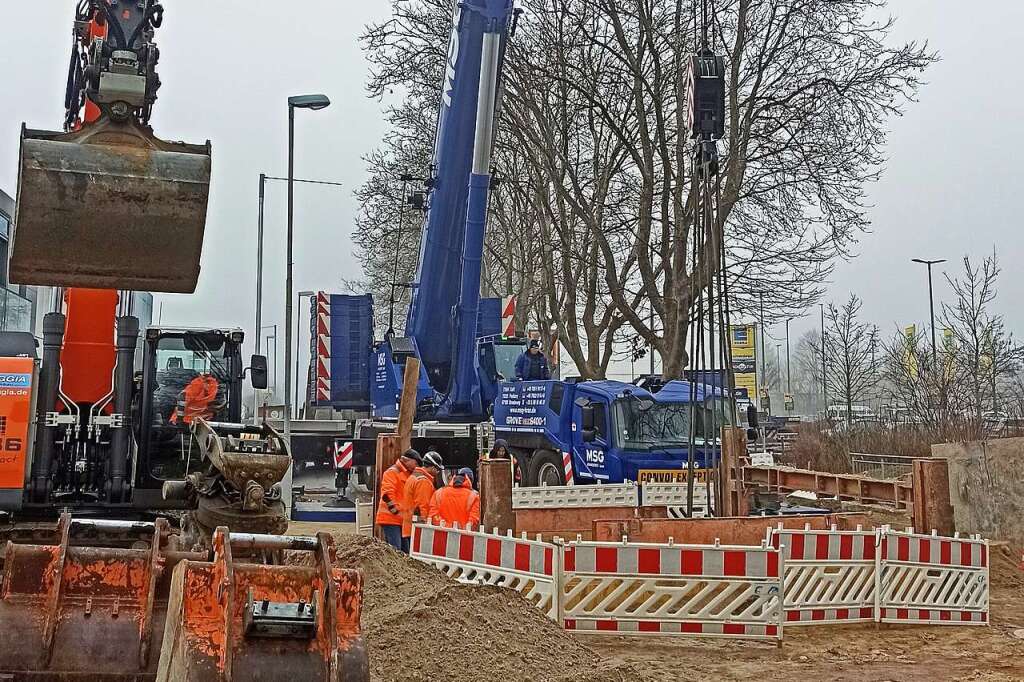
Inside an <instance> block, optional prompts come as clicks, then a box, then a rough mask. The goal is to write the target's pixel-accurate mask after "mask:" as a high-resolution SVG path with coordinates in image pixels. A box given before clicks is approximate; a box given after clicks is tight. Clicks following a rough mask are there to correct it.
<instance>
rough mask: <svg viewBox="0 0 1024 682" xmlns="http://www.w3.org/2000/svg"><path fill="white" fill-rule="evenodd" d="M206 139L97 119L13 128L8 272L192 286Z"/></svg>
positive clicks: (94, 283)
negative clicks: (66, 126)
mask: <svg viewBox="0 0 1024 682" xmlns="http://www.w3.org/2000/svg"><path fill="white" fill-rule="evenodd" d="M210 164H211V162H210V145H209V143H208V142H207V143H206V144H205V145H190V144H185V143H172V142H165V141H163V140H160V139H158V138H156V137H154V136H153V133H152V131H151V130H149V128H143V127H139V126H137V125H136V124H133V123H127V124H117V123H113V122H111V121H109V120H106V119H103V120H101V121H100V122H98V123H96V124H93V125H90V126H88V127H86V128H84V129H82V130H80V131H78V132H73V133H55V132H45V131H37V130H28V129H26V128H24V127H22V135H21V160H20V167H19V175H18V197H17V206H16V209H15V218H14V223H15V224H14V234H13V238H12V241H13V246H12V250H11V260H10V280H11V281H12V282H15V283H19V284H37V285H43V286H63V287H84V288H91V289H131V290H138V291H157V292H168V293H192V292H194V291H195V289H196V284H197V283H198V280H199V261H200V256H201V254H202V248H203V233H204V231H205V229H206V209H207V202H208V199H209V194H210V168H211V165H210Z"/></svg>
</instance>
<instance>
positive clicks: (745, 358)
mask: <svg viewBox="0 0 1024 682" xmlns="http://www.w3.org/2000/svg"><path fill="white" fill-rule="evenodd" d="M729 335H730V340H731V342H732V343H731V345H732V368H733V382H734V386H735V387H736V390H737V392H739V391H746V394H747V395H748V396H754V395H757V349H756V345H755V344H756V340H755V339H756V335H755V333H754V325H752V324H742V325H732V326H730V327H729Z"/></svg>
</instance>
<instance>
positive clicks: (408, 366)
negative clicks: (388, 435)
mask: <svg viewBox="0 0 1024 682" xmlns="http://www.w3.org/2000/svg"><path fill="white" fill-rule="evenodd" d="M419 381H420V361H419V359H417V358H409V359H407V360H406V361H405V376H404V377H403V380H402V399H401V401H400V402H399V403H398V431H397V433H398V437H399V439H400V440H401V451H402V452H405V451H406V450H408V449H409V448H411V447H412V424H413V422H414V421H416V388H417V386H418V385H419Z"/></svg>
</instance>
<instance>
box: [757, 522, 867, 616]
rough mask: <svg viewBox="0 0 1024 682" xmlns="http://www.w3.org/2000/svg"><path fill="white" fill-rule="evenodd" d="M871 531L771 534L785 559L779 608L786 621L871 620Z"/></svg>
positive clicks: (773, 544) (833, 530) (778, 532)
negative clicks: (783, 591)
mask: <svg viewBox="0 0 1024 682" xmlns="http://www.w3.org/2000/svg"><path fill="white" fill-rule="evenodd" d="M876 539H877V538H876V533H875V531H862V530H857V531H839V530H835V529H832V530H810V529H809V528H807V529H804V530H790V529H785V528H782V527H781V526H780V527H779V528H778V529H777V530H775V531H773V533H772V546H774V547H776V548H778V549H780V550H781V551H782V553H783V556H784V557H785V561H786V575H785V585H786V589H785V598H784V602H783V603H784V608H785V611H786V622H787V623H788V624H790V625H809V624H814V623H857V622H864V621H872V620H874V618H875V554H876V553H875V543H876Z"/></svg>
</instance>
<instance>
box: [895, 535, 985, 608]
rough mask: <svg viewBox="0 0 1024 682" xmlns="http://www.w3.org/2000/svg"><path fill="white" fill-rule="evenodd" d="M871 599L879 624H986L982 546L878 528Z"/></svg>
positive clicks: (980, 542) (981, 543) (966, 540)
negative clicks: (875, 604)
mask: <svg viewBox="0 0 1024 682" xmlns="http://www.w3.org/2000/svg"><path fill="white" fill-rule="evenodd" d="M877 594H878V619H879V621H880V622H883V623H922V624H923V623H930V624H933V625H951V624H958V625H988V623H989V618H988V611H989V554H988V542H987V541H986V540H982V539H981V538H980V537H972V538H961V537H953V538H947V537H939V536H937V535H923V534H919V533H914V532H913V531H911V530H908V531H906V532H898V531H894V530H892V529H891V528H883V529H882V530H881V531H880V542H879V553H878V569H877Z"/></svg>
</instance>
